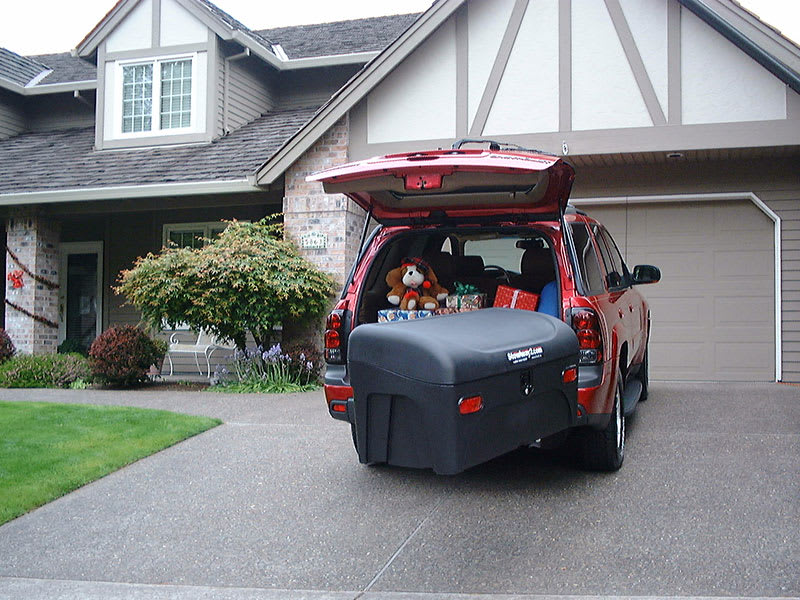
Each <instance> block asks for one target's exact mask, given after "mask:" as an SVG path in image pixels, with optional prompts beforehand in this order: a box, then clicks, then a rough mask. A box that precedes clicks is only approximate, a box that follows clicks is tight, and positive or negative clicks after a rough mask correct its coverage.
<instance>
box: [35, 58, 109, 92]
mask: <svg viewBox="0 0 800 600" xmlns="http://www.w3.org/2000/svg"><path fill="white" fill-rule="evenodd" d="M30 58H32V59H33V60H35V61H37V62H40V63H42V64H44V65H47V67H48V68H50V69H52V70H53V72H52V73H50V74H49V75H47V76H46V77H45V78H44V79H42V80H41V81H40V82H39V85H45V84H50V83H66V82H73V81H94V80H95V79H97V67H96V66H95V64H94V63H93V62H90V61H88V60H84V59H83V58H78V57H76V56H72V55H71V54H70V53H69V52H60V53H58V54H38V55H36V56H31V57H30Z"/></svg>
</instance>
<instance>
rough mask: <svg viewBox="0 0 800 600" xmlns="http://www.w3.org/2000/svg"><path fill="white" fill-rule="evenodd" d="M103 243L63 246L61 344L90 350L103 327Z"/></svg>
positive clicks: (60, 307) (74, 348) (60, 313)
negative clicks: (67, 342) (66, 341)
mask: <svg viewBox="0 0 800 600" xmlns="http://www.w3.org/2000/svg"><path fill="white" fill-rule="evenodd" d="M102 265H103V242H71V243H64V244H61V269H60V271H59V281H60V287H59V298H58V317H59V319H58V321H59V324H58V325H59V326H58V341H59V343H61V342H64V341H65V340H70V350H77V349H82V350H87V349H88V348H89V346H90V345H91V343H92V341H93V340H94V338H96V337H97V335H98V334H99V333H100V330H101V328H102V315H103V310H102V302H103V286H102V273H103V267H102Z"/></svg>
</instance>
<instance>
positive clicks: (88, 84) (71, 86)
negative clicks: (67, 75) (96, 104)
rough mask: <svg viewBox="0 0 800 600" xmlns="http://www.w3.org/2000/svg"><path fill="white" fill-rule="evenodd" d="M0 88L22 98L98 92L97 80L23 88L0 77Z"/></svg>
mask: <svg viewBox="0 0 800 600" xmlns="http://www.w3.org/2000/svg"><path fill="white" fill-rule="evenodd" d="M0 87H1V88H4V89H7V90H9V91H11V92H14V93H15V94H19V95H20V96H42V95H44V94H63V93H69V92H82V91H85V90H96V89H97V80H96V79H92V80H87V81H65V82H63V83H50V84H38V85H33V86H22V85H19V84H18V83H14V82H13V81H8V80H7V79H3V78H2V77H0Z"/></svg>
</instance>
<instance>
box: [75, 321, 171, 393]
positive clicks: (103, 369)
mask: <svg viewBox="0 0 800 600" xmlns="http://www.w3.org/2000/svg"><path fill="white" fill-rule="evenodd" d="M165 352H166V344H165V343H164V342H161V341H157V340H153V339H151V338H150V337H149V336H148V335H147V334H146V333H145V332H144V331H142V330H141V329H139V328H138V327H133V326H132V325H125V326H123V327H112V328H110V329H106V330H105V331H104V332H103V333H101V334H100V335H99V336H97V339H95V340H94V341H93V342H92V345H91V347H90V348H89V361H90V364H91V367H92V375H93V376H94V378H95V379H96V380H97V381H99V382H101V383H104V384H107V385H113V386H123V387H126V386H131V385H135V384H137V383H142V382H144V381H147V373H148V371H149V370H150V365H153V364H159V363H160V362H161V361H162V360H163V359H164V354H165Z"/></svg>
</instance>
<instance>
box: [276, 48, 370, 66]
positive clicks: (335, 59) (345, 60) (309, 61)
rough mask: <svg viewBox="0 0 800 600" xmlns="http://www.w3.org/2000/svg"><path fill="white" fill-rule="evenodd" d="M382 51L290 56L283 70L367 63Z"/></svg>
mask: <svg viewBox="0 0 800 600" xmlns="http://www.w3.org/2000/svg"><path fill="white" fill-rule="evenodd" d="M378 54H380V52H353V53H351V54H331V55H326V56H313V57H309V58H290V59H288V60H286V61H284V63H283V65H282V67H281V70H284V71H293V70H296V69H311V68H314V67H335V66H338V65H360V64H366V63H368V62H369V61H371V60H372V59H373V58H375V57H376V56H378Z"/></svg>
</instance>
